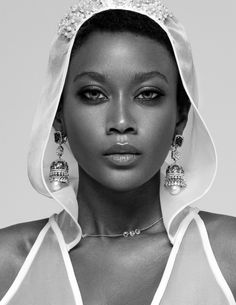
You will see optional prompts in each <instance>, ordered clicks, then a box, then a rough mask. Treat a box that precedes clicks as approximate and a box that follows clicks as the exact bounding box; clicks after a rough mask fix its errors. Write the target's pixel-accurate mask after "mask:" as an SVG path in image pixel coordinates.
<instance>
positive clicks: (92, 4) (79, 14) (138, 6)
mask: <svg viewBox="0 0 236 305" xmlns="http://www.w3.org/2000/svg"><path fill="white" fill-rule="evenodd" d="M107 7H109V8H114V9H118V8H122V9H124V7H125V9H130V10H132V11H136V12H139V13H142V14H143V13H146V14H148V15H149V16H152V18H154V19H157V20H159V21H160V22H162V23H164V22H165V20H166V18H167V17H171V16H172V14H171V13H169V11H168V9H167V8H166V7H165V5H164V4H163V3H162V2H161V1H160V0H157V1H156V0H110V1H109V2H108V1H105V0H103V1H102V0H89V1H85V0H83V1H80V3H79V4H78V5H74V6H72V7H71V8H70V11H69V13H68V14H66V16H65V17H64V18H63V19H62V20H61V22H60V23H59V29H58V35H59V36H61V37H64V38H66V39H68V40H70V39H71V38H72V37H73V36H74V35H75V33H76V32H77V29H78V26H79V25H80V24H81V23H82V22H83V20H86V19H87V18H89V17H90V16H92V15H93V14H94V13H95V12H97V11H99V10H102V9H106V8H107Z"/></svg>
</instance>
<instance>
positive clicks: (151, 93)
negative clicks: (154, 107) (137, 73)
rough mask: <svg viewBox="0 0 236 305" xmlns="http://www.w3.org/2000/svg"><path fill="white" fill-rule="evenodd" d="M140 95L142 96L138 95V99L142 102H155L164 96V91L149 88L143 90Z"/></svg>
mask: <svg viewBox="0 0 236 305" xmlns="http://www.w3.org/2000/svg"><path fill="white" fill-rule="evenodd" d="M138 96H142V97H141V98H140V97H137V99H138V100H140V101H141V103H143V102H154V101H157V100H159V99H160V98H161V97H162V96H164V93H163V92H161V91H159V90H153V89H149V90H145V91H143V92H141V93H140V94H139V95H138Z"/></svg>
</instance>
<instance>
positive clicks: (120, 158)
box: [104, 153, 140, 167]
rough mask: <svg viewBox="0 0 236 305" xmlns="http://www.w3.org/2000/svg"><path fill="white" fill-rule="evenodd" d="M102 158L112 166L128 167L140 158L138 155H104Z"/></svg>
mask: <svg viewBox="0 0 236 305" xmlns="http://www.w3.org/2000/svg"><path fill="white" fill-rule="evenodd" d="M104 157H105V158H106V159H107V160H108V161H109V162H111V163H112V164H114V165H118V166H119V167H120V166H128V165H130V164H134V163H135V162H136V161H137V160H138V159H139V157H140V154H127V153H126V154H124V153H123V154H110V155H104Z"/></svg>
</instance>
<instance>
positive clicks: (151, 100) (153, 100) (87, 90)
mask: <svg viewBox="0 0 236 305" xmlns="http://www.w3.org/2000/svg"><path fill="white" fill-rule="evenodd" d="M86 93H89V94H91V93H95V94H96V93H100V94H103V93H102V92H101V91H100V90H98V89H93V88H92V89H86V90H82V91H80V92H79V93H78V96H79V97H80V98H81V99H82V100H84V101H86V102H87V101H93V102H91V104H94V105H96V104H99V103H100V102H94V101H95V100H102V101H105V100H106V99H104V98H96V99H95V100H94V99H92V98H89V97H86V95H85V94H86ZM147 93H152V94H157V96H156V97H154V98H151V99H150V98H138V100H139V102H140V103H143V104H151V103H155V101H157V100H158V99H160V98H161V97H162V96H164V93H163V92H161V91H160V90H153V89H149V90H144V91H143V92H141V93H140V94H139V95H142V94H147Z"/></svg>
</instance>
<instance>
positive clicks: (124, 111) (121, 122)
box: [106, 99, 137, 135]
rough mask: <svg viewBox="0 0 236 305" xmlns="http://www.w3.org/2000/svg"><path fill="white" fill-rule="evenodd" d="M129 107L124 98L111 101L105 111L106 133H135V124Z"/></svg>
mask: <svg viewBox="0 0 236 305" xmlns="http://www.w3.org/2000/svg"><path fill="white" fill-rule="evenodd" d="M130 108H131V105H129V102H128V101H127V100H124V99H120V100H117V101H115V100H113V101H112V102H111V104H110V106H109V109H108V112H107V122H106V134H108V135H109V134H113V133H118V134H121V133H130V134H136V133H137V124H136V121H135V119H134V117H133V116H132V113H131V109H130Z"/></svg>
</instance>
